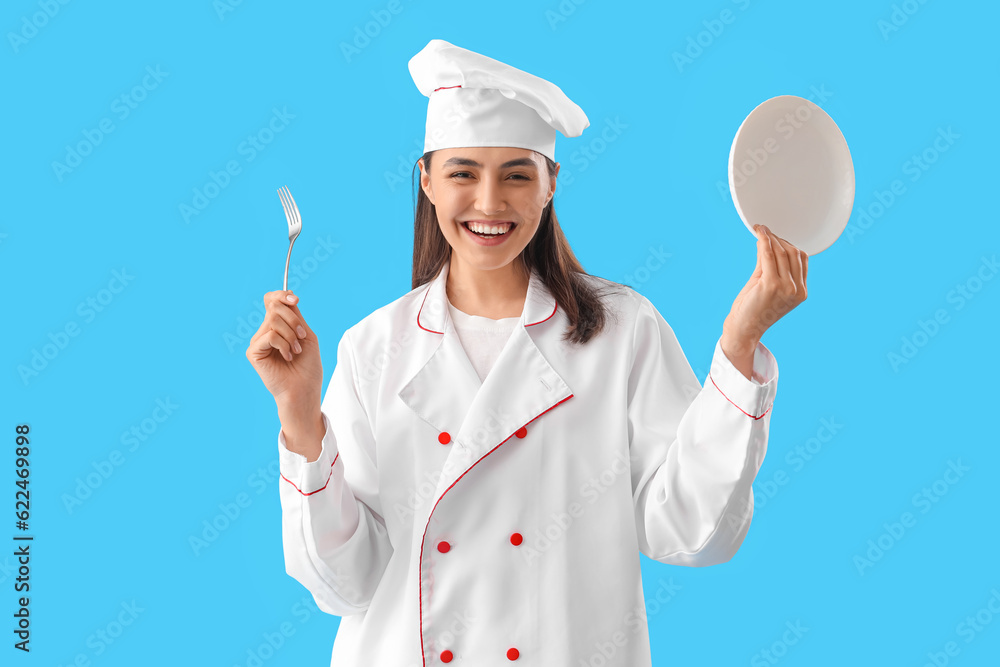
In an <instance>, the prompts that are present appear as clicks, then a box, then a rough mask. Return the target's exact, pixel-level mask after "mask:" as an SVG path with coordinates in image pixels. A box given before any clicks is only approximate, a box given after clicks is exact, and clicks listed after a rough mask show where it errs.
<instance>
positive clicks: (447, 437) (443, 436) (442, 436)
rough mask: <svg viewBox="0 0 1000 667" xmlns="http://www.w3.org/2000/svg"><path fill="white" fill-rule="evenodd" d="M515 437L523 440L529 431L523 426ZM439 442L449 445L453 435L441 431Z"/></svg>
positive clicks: (515, 432) (515, 433) (516, 432)
mask: <svg viewBox="0 0 1000 667" xmlns="http://www.w3.org/2000/svg"><path fill="white" fill-rule="evenodd" d="M514 435H516V436H517V437H519V438H523V437H525V436H526V435H528V429H527V428H525V427H524V426H522V427H521V428H519V429H517V430H516V431H514ZM438 442H440V443H441V444H442V445H447V444H448V443H449V442H451V433H448V431H441V432H440V433H438Z"/></svg>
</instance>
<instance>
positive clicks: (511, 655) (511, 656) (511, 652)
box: [507, 648, 521, 660]
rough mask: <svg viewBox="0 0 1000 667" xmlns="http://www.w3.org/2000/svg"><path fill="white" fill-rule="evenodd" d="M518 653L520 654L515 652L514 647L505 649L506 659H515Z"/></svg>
mask: <svg viewBox="0 0 1000 667" xmlns="http://www.w3.org/2000/svg"><path fill="white" fill-rule="evenodd" d="M519 655H521V654H520V653H518V652H517V649H516V648H509V649H507V659H508V660H517V656H519Z"/></svg>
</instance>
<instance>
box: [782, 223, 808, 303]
mask: <svg viewBox="0 0 1000 667" xmlns="http://www.w3.org/2000/svg"><path fill="white" fill-rule="evenodd" d="M774 238H775V239H776V240H777V241H778V243H779V244H780V245H781V247H782V248H783V249H784V250H785V255H786V257H787V258H788V269H789V275H790V276H791V278H792V282H793V283H794V287H795V293H796V294H798V293H799V292H801V293H802V294H803V295H804V294H805V288H806V275H807V274H808V272H809V253H807V252H806V251H805V250H800V249H799V248H796V247H795V246H794V245H792V244H791V243H789V242H788V241H786V240H785V239H783V238H781V237H780V236H774ZM803 298H805V297H804V296H803Z"/></svg>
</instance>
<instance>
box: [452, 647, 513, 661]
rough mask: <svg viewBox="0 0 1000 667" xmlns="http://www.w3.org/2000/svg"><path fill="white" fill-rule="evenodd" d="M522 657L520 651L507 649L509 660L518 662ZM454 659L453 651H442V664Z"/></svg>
mask: <svg viewBox="0 0 1000 667" xmlns="http://www.w3.org/2000/svg"><path fill="white" fill-rule="evenodd" d="M520 655H521V653H520V651H518V650H517V649H516V648H513V647H512V648H509V649H507V659H508V660H517V659H518V657H520ZM454 657H455V655H454V654H453V653H452V652H451V651H448V650H445V651H441V662H451V661H452V659H453V658H454Z"/></svg>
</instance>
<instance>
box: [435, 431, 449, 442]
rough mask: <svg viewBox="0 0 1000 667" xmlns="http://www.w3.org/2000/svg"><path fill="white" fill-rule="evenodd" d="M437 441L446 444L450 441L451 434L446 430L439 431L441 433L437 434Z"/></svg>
mask: <svg viewBox="0 0 1000 667" xmlns="http://www.w3.org/2000/svg"><path fill="white" fill-rule="evenodd" d="M438 442H440V443H441V444H442V445H447V444H448V443H449V442H451V435H449V434H448V431H441V433H439V434H438Z"/></svg>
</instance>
